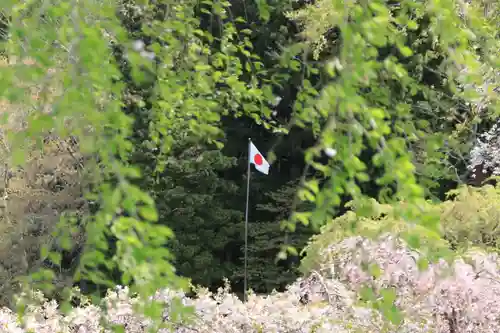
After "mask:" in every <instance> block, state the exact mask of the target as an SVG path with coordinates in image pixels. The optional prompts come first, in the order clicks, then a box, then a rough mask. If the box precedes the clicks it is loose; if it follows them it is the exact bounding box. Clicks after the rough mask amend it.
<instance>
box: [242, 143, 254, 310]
mask: <svg viewBox="0 0 500 333" xmlns="http://www.w3.org/2000/svg"><path fill="white" fill-rule="evenodd" d="M251 142H252V140H251V139H250V138H248V158H247V159H248V164H247V203H246V207H245V273H244V274H245V277H244V280H243V302H246V301H247V287H248V285H247V278H248V277H247V261H248V201H249V198H250V143H251Z"/></svg>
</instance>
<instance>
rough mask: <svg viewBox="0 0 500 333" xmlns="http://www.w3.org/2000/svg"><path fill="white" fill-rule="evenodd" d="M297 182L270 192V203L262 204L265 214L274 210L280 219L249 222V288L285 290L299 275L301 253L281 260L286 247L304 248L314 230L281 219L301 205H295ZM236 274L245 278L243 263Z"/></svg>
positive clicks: (261, 207) (285, 218)
mask: <svg viewBox="0 0 500 333" xmlns="http://www.w3.org/2000/svg"><path fill="white" fill-rule="evenodd" d="M297 186H298V181H291V182H289V183H287V184H285V185H283V186H282V187H280V188H279V189H278V190H276V191H274V192H271V193H269V194H267V195H266V197H267V201H268V203H266V204H261V205H258V207H257V210H258V211H259V212H262V213H261V214H262V215H264V214H266V213H268V214H269V213H271V216H275V217H276V219H273V220H272V221H263V220H260V221H251V222H250V223H249V231H248V235H249V236H248V244H249V245H248V283H249V288H251V289H252V290H253V291H255V292H258V293H265V292H270V291H272V290H273V289H276V290H283V289H284V288H285V287H286V286H287V285H289V284H290V283H292V282H293V281H295V280H296V279H297V277H298V276H299V270H298V266H299V265H298V264H299V260H300V258H299V257H298V254H297V253H295V255H293V256H289V257H288V258H286V260H277V259H278V258H277V256H278V254H279V252H280V251H281V250H282V249H283V247H292V248H293V249H298V250H299V251H300V250H301V249H302V248H303V247H304V246H305V245H306V243H307V240H308V239H309V237H311V235H313V234H314V230H312V228H310V227H306V226H304V225H302V224H299V225H296V227H297V229H296V230H288V228H286V224H285V225H284V224H282V223H279V222H280V221H286V220H287V219H288V217H289V215H290V214H291V213H292V211H293V209H294V208H297V207H293V203H294V201H295V200H294V199H295V197H296V192H297ZM302 208H303V207H302ZM252 215H256V214H252ZM264 216H265V215H264ZM294 226H295V225H294ZM234 277H236V278H238V279H242V278H243V269H242V267H239V270H238V271H237V272H236V273H235V276H234Z"/></svg>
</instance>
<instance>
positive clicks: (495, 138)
mask: <svg viewBox="0 0 500 333" xmlns="http://www.w3.org/2000/svg"><path fill="white" fill-rule="evenodd" d="M499 125H500V123H497V124H495V125H494V126H493V127H492V128H491V129H490V130H489V131H487V132H486V133H483V134H481V135H480V137H479V138H478V140H477V143H476V145H475V146H474V148H472V150H471V152H470V162H469V166H468V167H469V169H470V170H472V171H476V168H477V167H479V166H482V170H483V172H484V173H487V172H491V174H492V175H493V176H500V126H499Z"/></svg>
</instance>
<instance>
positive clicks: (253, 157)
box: [248, 141, 270, 175]
mask: <svg viewBox="0 0 500 333" xmlns="http://www.w3.org/2000/svg"><path fill="white" fill-rule="evenodd" d="M249 152H250V155H249V157H248V158H249V159H250V163H252V164H253V165H255V169H257V170H258V171H260V172H262V173H263V174H265V175H267V174H269V167H270V166H269V163H268V162H267V161H266V159H265V158H264V156H262V154H261V153H260V151H259V150H258V149H257V148H256V147H255V146H254V144H253V143H252V141H250V149H249Z"/></svg>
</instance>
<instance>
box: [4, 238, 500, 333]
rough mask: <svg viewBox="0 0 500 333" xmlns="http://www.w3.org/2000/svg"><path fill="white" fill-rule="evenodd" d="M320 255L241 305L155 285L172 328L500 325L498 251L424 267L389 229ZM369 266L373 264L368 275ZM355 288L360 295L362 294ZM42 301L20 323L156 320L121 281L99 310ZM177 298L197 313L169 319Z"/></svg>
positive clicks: (484, 330) (88, 329)
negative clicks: (306, 270) (279, 288)
mask: <svg viewBox="0 0 500 333" xmlns="http://www.w3.org/2000/svg"><path fill="white" fill-rule="evenodd" d="M321 258H323V259H322V260H321V262H319V264H318V267H317V269H316V270H312V271H311V273H310V274H309V275H308V276H306V277H304V278H302V279H300V280H298V281H296V282H295V283H293V284H292V285H290V286H289V288H288V290H287V291H285V292H283V293H273V294H271V295H268V296H258V295H250V297H249V300H248V302H246V303H242V302H241V301H240V300H239V299H238V298H237V297H236V296H235V295H234V294H232V293H231V292H230V290H229V287H226V288H221V289H220V290H219V292H218V293H216V294H211V293H209V292H208V291H206V290H200V291H199V292H198V295H197V297H195V298H188V297H186V296H184V295H183V294H182V293H179V292H174V291H171V290H161V291H158V292H157V294H156V295H155V299H157V300H160V301H162V302H163V303H164V304H165V309H164V312H163V318H164V321H165V322H166V323H168V324H170V328H172V329H173V331H174V332H178V333H195V332H213V333H215V332H217V333H233V332H234V333H236V332H256V333H257V332H303V333H312V332H316V333H317V332H325V333H326V332H369V333H371V332H373V333H379V332H387V333H392V332H394V333H396V332H398V333H399V332H408V333H410V332H411V333H420V332H421V333H424V332H426V333H427V332H436V333H469V332H470V333H472V332H474V333H479V332H481V333H496V332H500V312H499V311H498V309H499V308H500V265H499V263H500V262H499V258H498V256H497V255H496V254H491V253H486V252H482V251H477V250H476V251H469V252H468V253H466V254H465V255H463V256H462V257H461V258H459V259H456V260H455V261H454V262H451V263H447V262H446V261H444V260H440V261H438V262H437V263H435V264H429V265H428V267H427V268H426V269H425V270H422V269H419V265H418V262H419V261H420V259H421V258H420V255H419V254H418V253H417V252H415V251H412V250H410V249H408V247H406V246H405V244H404V242H403V241H401V240H399V239H398V238H396V237H394V236H391V235H389V234H387V235H384V236H382V237H380V238H379V239H378V240H376V241H375V240H369V239H366V238H362V237H349V238H346V239H344V240H343V241H341V242H339V243H336V244H332V245H331V246H329V247H327V248H325V249H324V250H323V253H321ZM366 267H371V269H370V270H371V273H368V272H367V270H366ZM374 267H377V268H376V273H375V274H373V273H374V272H375V270H374V269H373V268H374ZM367 286H369V287H370V290H372V293H371V294H369V295H367V294H366V293H363V289H365V290H368V289H366V287H367ZM357 295H362V298H364V300H363V302H360V300H359V298H358V297H357ZM363 295H364V296H363ZM39 299H40V301H41V302H40V305H38V306H28V308H27V313H26V316H25V323H24V324H25V329H27V330H33V331H34V332H36V333H49V332H50V333H53V332H64V333H69V332H74V333H97V332H103V330H104V332H111V330H110V328H107V327H106V325H105V324H115V325H121V326H122V327H124V329H125V332H127V333H138V332H146V331H147V328H148V327H151V325H152V323H151V322H150V321H149V320H148V319H146V318H145V317H144V316H142V315H138V314H137V313H136V312H135V311H134V305H137V302H138V300H137V298H134V297H132V296H131V295H130V294H129V290H128V289H127V288H121V287H120V288H117V289H116V290H114V291H109V293H108V295H107V297H106V298H105V299H104V307H103V309H104V311H103V310H101V308H99V307H97V306H94V305H90V304H85V303H84V304H82V305H81V306H80V307H77V308H74V309H73V310H72V311H71V312H70V313H69V314H67V315H63V314H62V313H61V312H60V311H59V309H58V305H57V303H56V302H55V301H47V300H44V299H43V297H42V296H41V295H40V294H39ZM175 299H180V300H181V301H182V303H183V304H184V305H187V306H190V307H192V308H193V310H194V315H193V316H192V317H188V319H186V320H182V321H175V320H173V318H171V317H170V313H171V312H170V311H169V310H170V309H171V308H172V304H173V303H174V300H175ZM383 302H389V303H390V305H391V307H390V308H391V309H393V310H394V314H395V313H399V314H400V317H399V319H398V320H388V318H389V319H391V318H392V317H391V316H390V315H389V316H387V314H385V316H384V314H383V313H381V312H380V311H378V310H377V309H382V308H383V306H381V305H382V303H383ZM99 319H102V323H100V321H99ZM396 319H397V318H396ZM103 325H104V326H103ZM0 328H1V331H2V332H5V333H21V332H26V330H24V329H23V328H22V325H21V324H20V323H19V322H18V320H17V316H16V315H15V313H13V312H12V311H10V310H8V309H1V310H0ZM161 332H168V330H167V329H166V328H165V329H162V330H161Z"/></svg>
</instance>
